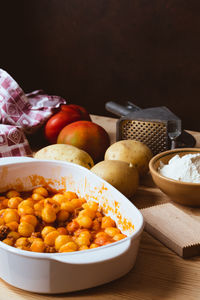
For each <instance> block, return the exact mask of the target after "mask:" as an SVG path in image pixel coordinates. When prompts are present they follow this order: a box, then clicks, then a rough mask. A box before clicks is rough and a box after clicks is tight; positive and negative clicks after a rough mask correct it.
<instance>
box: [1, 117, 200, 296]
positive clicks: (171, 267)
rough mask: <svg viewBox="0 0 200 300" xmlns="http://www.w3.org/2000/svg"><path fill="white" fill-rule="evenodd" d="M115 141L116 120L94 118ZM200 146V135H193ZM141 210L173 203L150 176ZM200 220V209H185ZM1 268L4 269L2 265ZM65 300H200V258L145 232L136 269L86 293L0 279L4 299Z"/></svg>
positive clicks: (137, 202) (140, 199) (141, 193)
mask: <svg viewBox="0 0 200 300" xmlns="http://www.w3.org/2000/svg"><path fill="white" fill-rule="evenodd" d="M93 121H95V122H96V123H98V124H100V125H102V126H103V127H104V128H105V129H106V130H107V131H108V133H109V134H110V137H111V141H112V142H114V141H115V123H116V119H111V118H105V117H99V116H93ZM192 134H193V135H194V136H195V138H196V140H197V144H196V146H197V147H200V133H197V132H192ZM132 201H133V202H134V204H135V205H136V206H137V207H138V208H142V207H147V206H151V205H155V204H158V203H161V202H169V200H168V198H167V197H166V196H165V195H164V194H163V193H162V192H160V191H159V190H158V189H157V188H156V187H155V186H154V184H153V183H152V180H151V178H150V176H149V175H147V176H146V177H145V178H144V180H143V181H142V182H141V184H140V187H139V189H138V192H137V194H136V195H135V196H134V198H133V199H132ZM184 210H185V211H186V212H187V213H189V214H190V215H192V217H194V218H196V219H198V220H199V221H200V209H197V208H196V209H193V208H184ZM0 267H1V266H0ZM8 299H9V300H23V299H26V300H42V299H46V300H52V299H54V300H61V299H68V300H70V299H78V300H80V299H105V300H106V299H109V300H115V299H116V300H120V299H138V300H146V299H152V300H156V299H171V300H175V299H180V300H184V299H186V300H197V299H200V257H195V258H192V259H187V260H186V259H182V258H180V257H179V256H177V255H176V254H175V253H174V252H172V251H171V250H169V249H168V248H166V247H165V246H164V245H163V244H161V243H160V242H159V241H157V240H155V239H154V238H153V237H152V236H150V235H149V234H148V233H146V232H144V233H143V236H142V240H141V246H140V250H139V255H138V258H137V262H136V265H135V267H134V268H133V269H132V270H131V271H130V272H129V273H128V274H127V275H126V276H124V277H123V278H120V279H118V280H116V281H114V282H111V283H108V284H106V285H103V286H99V287H96V288H92V289H89V290H85V291H80V292H75V293H70V294H63V295H62V294H61V295H39V294H33V293H29V292H25V291H22V290H20V289H17V288H13V287H11V286H10V285H8V284H6V283H5V282H4V281H2V280H0V300H8Z"/></svg>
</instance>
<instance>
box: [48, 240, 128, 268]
mask: <svg viewBox="0 0 200 300" xmlns="http://www.w3.org/2000/svg"><path fill="white" fill-rule="evenodd" d="M130 246H131V239H130V238H127V239H126V240H125V241H123V242H120V243H118V244H116V245H112V246H111V245H109V246H108V247H103V248H101V247H100V248H98V249H97V248H96V249H94V251H92V250H91V251H88V250H86V251H81V253H80V252H79V251H78V252H73V253H72V252H70V255H68V254H67V253H63V254H60V255H54V256H51V259H53V260H56V261H59V262H62V263H67V264H82V265H83V264H92V263H101V262H104V261H106V260H110V259H113V258H116V257H118V256H120V255H122V254H124V253H126V252H127V251H128V250H129V248H130Z"/></svg>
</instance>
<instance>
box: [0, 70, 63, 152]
mask: <svg viewBox="0 0 200 300" xmlns="http://www.w3.org/2000/svg"><path fill="white" fill-rule="evenodd" d="M65 103H66V100H65V99H63V98H61V97H59V96H49V95H46V94H45V93H44V92H43V91H41V90H38V91H34V92H32V93H29V94H25V93H24V92H23V90H22V89H21V88H20V86H19V85H18V84H17V82H16V81H15V80H14V79H13V78H12V77H11V76H10V75H9V74H8V73H7V72H6V71H4V70H2V69H0V157H5V156H20V155H22V156H28V155H31V149H30V147H29V144H28V141H27V139H26V136H25V134H32V133H34V132H35V131H37V129H38V128H40V127H41V126H42V125H43V124H44V123H45V122H46V121H47V119H48V118H49V117H51V115H52V114H53V113H54V111H55V109H56V108H57V107H59V106H60V105H61V104H65ZM24 133H25V134H24Z"/></svg>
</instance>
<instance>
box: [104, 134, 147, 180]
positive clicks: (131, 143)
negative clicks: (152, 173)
mask: <svg viewBox="0 0 200 300" xmlns="http://www.w3.org/2000/svg"><path fill="white" fill-rule="evenodd" d="M152 156H153V155H152V152H151V150H150V149H149V148H148V147H147V146H146V145H145V144H143V143H141V142H138V141H135V140H122V141H119V142H116V143H114V144H112V145H111V146H110V147H109V148H108V149H107V151H106V153H105V160H121V161H124V162H127V163H131V164H133V165H134V166H135V167H136V168H137V169H138V172H139V175H140V176H143V175H145V174H146V173H147V172H148V169H149V161H150V159H151V158H152Z"/></svg>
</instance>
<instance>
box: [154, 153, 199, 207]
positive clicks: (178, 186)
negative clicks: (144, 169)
mask: <svg viewBox="0 0 200 300" xmlns="http://www.w3.org/2000/svg"><path fill="white" fill-rule="evenodd" d="M196 153H200V148H181V149H174V150H168V151H165V152H162V153H159V154H157V155H156V156H154V157H153V158H152V159H151V160H150V162H149V169H150V172H151V176H152V178H153V181H154V182H155V184H156V185H157V186H158V188H159V189H160V190H161V191H162V192H163V193H165V194H166V195H167V196H169V198H170V199H171V200H173V201H175V202H177V203H180V204H183V205H188V206H200V183H189V182H183V181H178V180H174V179H171V178H168V177H165V176H162V175H161V174H160V173H159V172H158V168H159V167H160V162H162V163H163V164H167V163H168V161H169V160H170V159H171V158H172V157H173V156H175V155H177V154H178V155H179V156H180V157H182V156H183V155H186V154H196Z"/></svg>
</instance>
